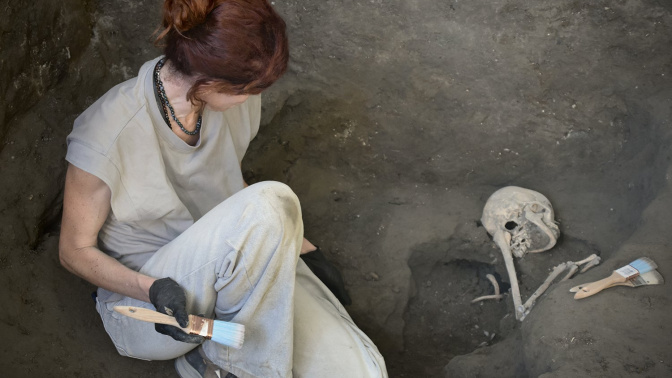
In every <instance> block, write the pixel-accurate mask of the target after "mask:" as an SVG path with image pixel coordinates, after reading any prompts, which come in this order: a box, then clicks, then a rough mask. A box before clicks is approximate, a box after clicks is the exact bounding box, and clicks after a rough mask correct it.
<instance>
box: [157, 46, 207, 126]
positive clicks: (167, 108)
mask: <svg viewBox="0 0 672 378" xmlns="http://www.w3.org/2000/svg"><path fill="white" fill-rule="evenodd" d="M165 63H166V60H165V58H162V59H161V60H159V62H158V63H157V64H156V67H155V68H154V79H155V80H154V81H155V82H156V89H157V91H158V94H159V100H161V105H162V108H163V114H164V115H165V118H166V119H165V120H166V123H167V124H168V127H170V128H171V129H172V128H173V127H172V126H170V121H168V113H170V117H171V118H172V119H173V121H175V123H177V126H179V127H180V130H182V132H183V133H185V134H187V135H196V134H198V132H199V131H201V122H202V120H203V116H202V115H201V114H199V115H198V120H197V121H196V129H194V131H189V130H187V129H185V128H184V125H182V122H180V120H179V119H177V117H175V109H173V106H172V105H170V102H169V101H168V96H166V91H165V89H164V88H163V81H161V77H160V76H161V75H160V72H161V68H162V67H163V65H164V64H165Z"/></svg>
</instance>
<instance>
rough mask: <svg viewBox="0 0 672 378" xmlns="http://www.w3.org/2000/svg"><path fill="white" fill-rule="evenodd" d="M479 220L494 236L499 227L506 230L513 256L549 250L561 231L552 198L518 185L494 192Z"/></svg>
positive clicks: (503, 230) (502, 230)
mask: <svg viewBox="0 0 672 378" xmlns="http://www.w3.org/2000/svg"><path fill="white" fill-rule="evenodd" d="M481 222H482V223H483V226H485V229H486V230H488V233H490V235H492V236H493V237H494V236H495V234H496V233H497V232H498V231H501V232H504V233H507V234H509V235H510V236H511V242H510V243H509V247H510V248H511V252H512V253H513V255H514V256H516V257H523V256H524V255H525V254H526V253H536V252H543V251H546V250H549V249H551V248H553V246H554V245H555V243H556V242H557V241H558V236H559V235H560V229H558V226H557V225H556V224H555V219H554V213H553V206H551V202H550V201H549V200H548V199H547V198H546V197H544V196H543V195H542V194H541V193H539V192H535V191H533V190H529V189H525V188H520V187H517V186H507V187H504V188H502V189H499V190H498V191H496V192H495V193H493V194H492V195H491V196H490V198H489V199H488V201H487V202H486V203H485V207H484V208H483V216H482V217H481Z"/></svg>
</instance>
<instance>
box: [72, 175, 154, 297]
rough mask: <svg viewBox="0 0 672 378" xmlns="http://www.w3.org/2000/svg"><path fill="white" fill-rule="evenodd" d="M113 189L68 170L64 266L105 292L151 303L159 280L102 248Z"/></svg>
mask: <svg viewBox="0 0 672 378" xmlns="http://www.w3.org/2000/svg"><path fill="white" fill-rule="evenodd" d="M110 197H111V193H110V188H109V187H108V186H107V184H105V182H103V181H102V180H101V179H99V178H98V177H96V176H94V175H92V174H90V173H88V172H86V171H83V170H81V169H79V168H77V167H76V166H74V165H70V166H69V167H68V171H67V174H66V176H65V194H64V198H63V222H62V225H61V238H60V243H59V257H60V260H61V264H62V265H63V266H64V267H65V268H66V269H67V270H69V271H70V272H72V273H74V274H75V275H77V276H79V277H81V278H83V279H85V280H87V281H89V282H91V283H92V284H94V285H96V286H99V287H102V288H104V289H107V290H110V291H113V292H115V293H119V294H122V295H125V296H128V297H132V298H135V299H139V300H141V301H145V302H149V287H150V286H151V285H152V283H154V281H155V279H154V278H152V277H149V276H146V275H143V274H140V273H138V272H136V271H134V270H132V269H130V268H127V267H126V266H124V265H123V264H121V263H120V262H118V261H117V260H115V259H114V258H112V257H110V256H108V255H106V254H105V253H103V252H102V251H101V250H99V249H98V246H97V242H98V232H99V231H100V228H101V227H102V226H103V224H104V223H105V220H106V219H107V216H108V214H109V212H110Z"/></svg>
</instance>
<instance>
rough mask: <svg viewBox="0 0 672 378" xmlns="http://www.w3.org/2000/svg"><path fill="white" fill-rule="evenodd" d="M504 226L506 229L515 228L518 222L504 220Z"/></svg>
mask: <svg viewBox="0 0 672 378" xmlns="http://www.w3.org/2000/svg"><path fill="white" fill-rule="evenodd" d="M504 227H506V229H507V230H515V229H516V227H518V223H516V222H514V221H509V222H506V224H505V225H504Z"/></svg>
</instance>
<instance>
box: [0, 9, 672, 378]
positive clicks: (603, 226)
mask: <svg viewBox="0 0 672 378" xmlns="http://www.w3.org/2000/svg"><path fill="white" fill-rule="evenodd" d="M6 3H7V6H6V12H5V14H6V17H3V18H4V19H3V20H2V21H0V43H1V45H0V79H2V80H1V81H2V83H0V96H3V97H2V99H0V103H1V105H0V106H1V107H0V121H1V122H3V123H2V125H0V126H1V127H0V141H1V142H2V143H1V144H0V173H1V174H2V180H0V246H1V247H0V285H1V287H2V289H1V290H0V303H3V304H4V305H3V306H0V337H1V338H2V340H3V343H1V344H0V352H1V355H2V357H0V375H2V376H6V377H24V376H26V377H27V376H39V375H43V376H53V377H120V376H125V375H128V374H134V375H136V376H142V377H176V374H175V373H174V370H173V367H172V362H169V361H158V362H146V361H139V360H131V359H128V358H123V357H121V356H118V355H117V354H116V352H115V350H114V347H113V346H112V344H111V343H110V342H109V340H108V338H107V335H106V334H105V331H104V329H103V327H102V324H101V323H100V320H99V318H98V316H97V314H96V312H95V309H94V307H93V302H92V300H91V298H90V296H89V293H90V292H91V291H92V290H93V288H92V287H91V286H90V285H89V284H87V283H85V282H83V281H81V280H79V279H77V278H76V277H74V276H72V275H71V274H69V273H67V272H66V271H65V270H64V269H63V268H61V267H60V265H59V263H58V257H57V245H58V223H59V217H60V210H61V197H62V184H63V175H64V172H65V171H64V170H65V162H64V156H65V136H66V135H67V134H68V132H69V131H70V129H71V127H72V121H73V120H74V118H75V117H76V116H77V115H78V114H79V113H80V112H81V111H83V110H84V109H85V108H86V107H87V106H88V105H89V104H91V103H92V102H93V101H95V99H97V98H98V96H100V95H101V94H102V93H104V92H105V91H106V90H108V89H109V88H111V87H112V86H113V85H115V84H116V83H118V82H121V81H123V80H125V79H128V78H131V77H133V76H134V75H135V72H136V71H137V69H138V68H139V67H140V65H141V64H142V63H143V62H144V61H146V60H149V59H151V58H153V57H154V56H156V55H158V53H159V52H158V50H156V49H155V48H154V47H153V46H152V44H151V34H152V32H153V31H154V29H155V27H156V26H157V23H158V9H159V6H160V4H161V1H160V0H146V1H130V0H124V1H111V0H99V1H96V2H85V1H78V0H65V1H61V2H49V1H44V0H42V1H38V2H27V1H25V0H7V1H6ZM273 3H274V5H275V6H276V8H277V9H278V11H279V12H280V13H281V14H282V15H283V16H284V17H285V20H286V21H287V25H288V28H289V33H290V44H291V62H290V67H289V71H288V72H287V74H286V75H285V76H284V77H283V78H282V79H281V80H280V81H279V82H278V83H276V84H275V85H274V86H273V87H272V88H270V89H269V90H268V91H267V92H265V93H264V95H263V98H264V105H263V106H264V107H263V117H262V127H261V130H260V133H259V135H258V137H257V138H256V140H255V141H254V142H253V143H252V146H251V147H250V149H249V151H248V154H247V156H246V159H245V161H244V163H243V169H244V174H245V178H246V180H247V181H248V182H249V183H253V182H257V181H262V180H278V181H282V182H285V183H287V184H288V185H289V186H291V187H292V189H293V190H294V191H295V192H296V193H297V194H298V196H299V198H300V199H301V202H302V208H303V214H304V222H305V230H306V237H307V238H308V239H309V240H311V241H313V242H314V243H315V244H318V245H320V246H321V247H322V249H323V250H325V251H326V253H327V255H328V257H329V258H330V259H332V260H333V261H334V262H335V263H336V264H337V265H338V266H339V267H340V268H341V269H342V271H343V274H344V278H345V281H346V285H347V288H348V290H349V291H350V294H351V296H352V298H353V304H352V305H351V306H349V308H348V311H349V312H350V313H351V315H352V317H353V319H354V320H355V322H356V323H357V324H358V325H359V326H360V327H361V328H362V329H363V330H364V331H366V332H367V334H369V335H370V336H371V338H372V339H373V340H374V341H375V342H376V344H377V345H378V347H379V349H380V350H381V352H382V353H383V355H384V356H385V358H386V362H387V365H388V369H389V373H390V376H392V377H443V376H446V377H448V376H450V377H491V376H499V377H538V376H543V377H570V376H571V377H583V376H591V377H621V376H642V377H667V376H672V347H671V346H670V345H669V340H670V337H672V331H671V330H670V326H669V319H670V317H669V313H670V311H671V310H672V294H670V291H669V290H665V289H666V285H669V283H666V284H664V285H659V286H649V287H641V288H636V289H632V288H614V289H609V290H608V291H605V292H604V293H601V294H599V295H597V296H595V297H592V298H589V299H585V300H581V301H575V300H574V299H572V296H571V295H570V294H569V293H568V289H569V288H570V287H571V286H574V285H576V284H578V283H583V282H589V281H594V280H597V279H600V278H602V277H605V276H607V275H609V274H610V272H611V271H612V270H614V269H616V268H618V267H620V266H622V265H624V264H627V263H628V262H630V261H632V260H634V259H636V258H638V257H641V256H649V257H651V258H653V259H654V260H655V261H656V262H657V263H658V265H659V271H660V272H661V274H662V275H663V276H664V277H665V278H666V279H668V280H672V276H671V275H670V274H671V272H672V257H671V256H670V251H671V245H672V234H671V233H670V232H669V225H670V224H671V223H672V216H670V213H669V209H670V208H672V187H671V185H670V182H671V180H672V166H671V165H670V162H671V161H672V160H671V159H672V150H671V148H670V142H671V141H672V117H671V116H672V84H671V82H670V80H672V38H671V37H670V36H672V14H671V11H672V3H670V2H669V1H656V0H641V1H640V0H613V1H600V0H598V1H590V2H585V1H578V0H555V1H550V0H540V1H535V2H529V1H522V0H494V1H485V0H472V1H459V0H445V1H437V0H369V1H358V2H354V1H345V0H324V1H319V2H316V1H305V0H301V1H279V0H276V1H274V2H273ZM0 8H5V6H4V5H3V6H2V7H0ZM508 185H516V186H522V187H526V188H530V189H534V190H537V191H539V192H541V193H543V194H544V195H546V196H547V197H548V198H549V199H550V201H551V202H552V204H553V206H554V208H555V211H556V219H557V221H558V222H559V227H560V230H561V233H562V236H561V238H560V240H559V242H558V244H557V245H556V246H555V247H554V248H553V249H552V250H551V251H548V252H544V253H542V254H534V255H528V256H526V257H524V258H523V259H520V260H518V261H516V268H517V270H518V275H519V279H520V284H521V292H522V295H523V298H527V297H528V296H529V295H530V294H531V293H532V292H533V291H534V290H535V289H536V288H537V287H538V286H539V284H540V283H541V282H542V281H543V280H544V279H545V277H546V275H547V274H548V273H549V271H550V269H551V268H552V267H553V266H555V265H557V264H559V263H561V262H563V261H569V260H579V259H582V258H584V257H586V256H588V255H590V254H592V253H596V254H599V255H600V256H601V257H602V263H601V265H600V266H598V267H596V268H594V269H593V270H591V271H589V272H587V273H585V274H581V275H579V276H577V277H576V278H574V279H572V280H570V281H569V282H563V283H559V284H556V285H554V286H552V288H551V290H549V291H548V292H547V294H546V295H544V296H542V297H541V298H540V299H539V300H538V301H537V304H536V306H535V307H534V309H533V310H532V312H531V314H530V315H529V316H528V317H527V318H526V319H525V320H524V321H523V322H522V323H521V322H517V321H516V320H515V318H514V316H513V305H512V303H511V299H510V298H506V299H504V300H502V301H499V302H497V301H490V302H484V303H481V304H471V303H470V302H471V300H472V299H473V298H475V297H477V296H480V295H485V294H489V293H490V291H491V290H492V289H491V286H490V283H489V282H488V281H487V279H486V278H485V275H486V274H494V275H496V276H498V277H499V278H500V280H501V281H503V284H504V285H506V284H508V282H509V279H508V276H507V274H506V269H505V267H504V263H503V260H502V257H501V253H500V251H499V250H498V249H497V248H496V246H495V245H494V243H493V242H492V241H491V240H490V238H489V237H488V235H487V232H486V231H485V229H484V228H483V227H482V226H481V225H480V223H479V219H480V217H481V212H482V209H483V205H484V204H485V201H486V200H487V199H488V197H489V196H490V194H492V193H493V192H494V191H495V190H497V189H499V188H501V187H503V186H508Z"/></svg>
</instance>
